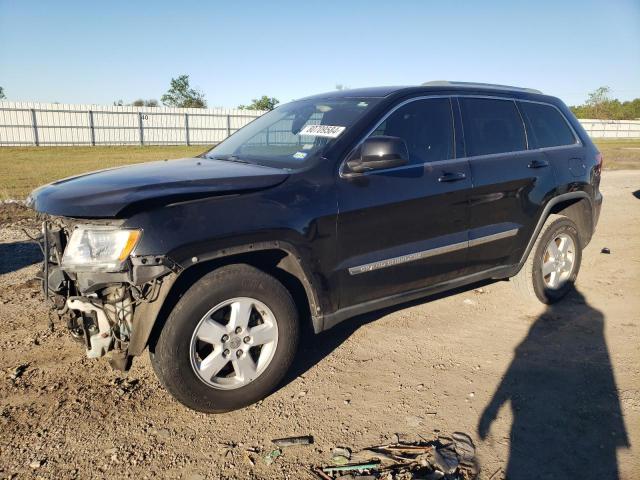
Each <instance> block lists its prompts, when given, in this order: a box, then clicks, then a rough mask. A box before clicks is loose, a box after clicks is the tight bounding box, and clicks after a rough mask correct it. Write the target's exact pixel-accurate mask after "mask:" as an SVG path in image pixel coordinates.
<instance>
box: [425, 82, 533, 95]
mask: <svg viewBox="0 0 640 480" xmlns="http://www.w3.org/2000/svg"><path fill="white" fill-rule="evenodd" d="M422 85H423V86H425V87H469V88H487V89H500V90H512V91H514V92H527V93H540V94H542V92H541V91H540V90H536V89H535V88H523V87H512V86H511V85H496V84H493V83H475V82H450V81H448V80H434V81H431V82H425V83H423V84H422Z"/></svg>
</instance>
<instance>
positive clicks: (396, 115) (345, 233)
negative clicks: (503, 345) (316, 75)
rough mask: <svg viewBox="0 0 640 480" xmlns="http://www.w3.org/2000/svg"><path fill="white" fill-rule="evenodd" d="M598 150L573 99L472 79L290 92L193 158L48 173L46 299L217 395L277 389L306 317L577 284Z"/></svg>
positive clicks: (325, 324) (94, 343)
mask: <svg viewBox="0 0 640 480" xmlns="http://www.w3.org/2000/svg"><path fill="white" fill-rule="evenodd" d="M601 167H602V157H601V155H600V153H599V152H598V151H597V149H596V148H595V147H594V145H593V143H592V142H591V141H590V140H589V137H588V136H587V134H586V133H585V131H584V130H583V129H582V127H581V126H580V124H579V123H578V121H577V120H576V119H575V117H574V116H573V115H572V114H571V112H570V111H569V109H568V108H567V107H566V106H565V105H564V103H562V101H560V100H558V99H557V98H554V97H551V96H547V95H543V94H541V93H540V92H538V91H535V90H531V89H524V88H515V87H504V86H497V85H485V84H468V83H460V82H432V83H429V84H424V85H422V86H414V87H394V88H369V89H356V90H347V91H340V92H333V93H327V94H323V95H317V96H313V97H308V98H304V99H302V100H297V101H293V102H291V103H288V104H285V105H282V106H279V107H278V108H276V109H275V110H273V111H271V112H269V113H267V114H265V115H263V116H262V117H260V118H258V119H257V120H255V121H253V122H252V123H250V124H249V125H247V126H246V127H244V128H243V129H241V130H239V131H238V132H237V133H235V134H233V135H232V136H231V137H229V138H227V139H226V140H225V141H223V142H222V143H220V144H219V145H217V146H215V147H214V148H212V149H211V150H209V151H207V152H206V153H204V154H202V155H200V156H199V157H196V158H184V159H180V160H173V161H159V162H152V163H145V164H139V165H133V166H128V167H122V168H114V169H110V170H105V171H100V172H94V173H88V174H85V175H80V176H77V177H73V178H67V179H64V180H60V181H57V182H54V183H52V184H50V185H46V186H43V187H41V188H39V189H37V190H35V191H34V192H33V193H32V194H31V195H30V197H29V200H28V203H29V204H30V206H31V207H32V208H34V209H35V210H37V211H38V212H40V213H41V216H42V219H43V249H44V252H45V261H44V266H43V270H42V280H43V285H44V291H45V293H46V297H47V298H48V299H50V300H51V301H52V302H53V308H54V309H55V311H56V312H57V313H58V315H59V316H60V317H61V318H62V319H63V320H64V321H65V322H66V323H67V325H68V327H69V330H70V332H71V334H72V335H73V336H74V337H76V338H77V339H78V340H80V341H81V342H82V343H83V344H84V347H85V349H86V354H87V355H88V356H89V357H92V358H96V357H102V356H104V355H107V356H108V357H109V358H110V361H111V363H112V365H113V366H115V367H116V368H121V369H127V368H129V366H130V364H131V359H132V358H133V357H135V356H137V355H140V354H141V353H142V352H143V351H144V350H145V348H147V347H148V349H149V352H150V355H151V362H152V365H153V368H154V369H155V372H156V374H157V375H158V377H159V379H160V381H161V382H162V384H163V385H164V386H165V387H166V389H167V390H168V391H169V392H171V394H172V395H173V396H174V397H175V398H176V399H177V400H178V401H180V402H182V403H183V404H184V405H186V406H188V407H190V408H192V409H196V410H199V411H203V412H223V411H228V410H232V409H236V408H240V407H243V406H246V405H248V404H250V403H252V402H255V401H257V400H259V399H261V398H263V397H264V396H265V395H267V394H269V392H271V391H272V390H273V389H274V388H276V387H277V385H278V384H279V382H280V381H281V380H282V378H283V376H284V375H285V373H286V372H287V369H288V368H289V367H290V365H291V363H292V362H293V359H294V354H295V352H296V346H297V344H298V337H299V332H300V329H301V327H302V326H303V325H304V324H305V323H307V322H308V323H309V324H310V326H311V327H312V328H313V330H314V331H315V332H321V331H323V330H327V329H329V328H331V327H332V326H334V325H336V324H337V323H339V322H341V321H343V320H345V319H347V318H349V317H353V316H355V315H358V314H361V313H364V312H368V311H371V310H375V309H379V308H382V307H387V306H390V305H394V304H398V303H401V302H405V301H408V300H413V299H416V298H419V297H423V296H426V295H429V294H433V293H435V292H440V291H443V290H449V289H451V288H454V287H458V286H461V285H465V284H469V283H472V282H477V281H480V280H487V279H507V278H511V279H512V280H513V282H514V283H515V284H516V285H517V286H518V287H519V290H520V291H522V293H523V294H524V297H525V298H537V299H539V300H541V301H542V302H545V303H551V302H555V301H557V300H559V299H561V298H562V297H563V296H564V295H565V294H566V292H567V291H568V289H569V288H570V287H571V284H572V283H573V282H574V281H575V279H576V276H577V274H578V270H579V268H580V259H581V253H582V249H583V248H584V247H585V246H586V245H587V244H588V243H589V240H590V239H591V236H592V234H593V232H594V228H595V225H596V222H597V220H598V216H599V212H600V206H601V202H602V196H601V194H600V192H599V183H600V172H601Z"/></svg>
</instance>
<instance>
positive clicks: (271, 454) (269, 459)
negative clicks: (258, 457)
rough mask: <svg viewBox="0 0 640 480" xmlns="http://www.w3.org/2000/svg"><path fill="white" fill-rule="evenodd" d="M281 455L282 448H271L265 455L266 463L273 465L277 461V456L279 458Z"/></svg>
mask: <svg viewBox="0 0 640 480" xmlns="http://www.w3.org/2000/svg"><path fill="white" fill-rule="evenodd" d="M281 455H282V450H280V449H279V448H277V449H275V450H271V451H270V452H269V453H267V454H266V455H265V456H264V463H266V464H267V465H271V464H272V463H273V462H275V461H276V458H278V457H279V456H281Z"/></svg>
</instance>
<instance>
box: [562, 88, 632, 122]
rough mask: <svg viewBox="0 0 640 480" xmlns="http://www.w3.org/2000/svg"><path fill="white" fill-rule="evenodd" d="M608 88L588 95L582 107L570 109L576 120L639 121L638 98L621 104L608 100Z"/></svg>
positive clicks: (614, 100) (611, 99) (617, 101)
mask: <svg viewBox="0 0 640 480" xmlns="http://www.w3.org/2000/svg"><path fill="white" fill-rule="evenodd" d="M610 91H611V89H610V88H609V87H600V88H598V89H596V90H594V91H593V92H591V93H589V95H588V97H587V101H586V102H584V103H583V104H582V105H577V106H573V107H570V108H571V111H572V112H573V114H574V115H575V116H576V117H578V118H596V119H600V120H638V119H640V98H635V99H633V100H628V101H625V102H621V101H620V100H618V99H617V98H610V97H609V92H610Z"/></svg>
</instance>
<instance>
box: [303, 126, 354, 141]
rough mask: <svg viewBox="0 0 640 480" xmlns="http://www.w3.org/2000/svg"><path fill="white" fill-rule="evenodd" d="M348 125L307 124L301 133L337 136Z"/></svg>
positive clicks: (314, 135) (315, 135)
mask: <svg viewBox="0 0 640 480" xmlns="http://www.w3.org/2000/svg"><path fill="white" fill-rule="evenodd" d="M345 128H346V127H339V126H336V125H307V126H306V127H304V128H303V129H302V130H300V135H310V136H312V137H326V138H336V137H337V136H338V135H340V134H341V133H342V132H343V131H344V129H345Z"/></svg>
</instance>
